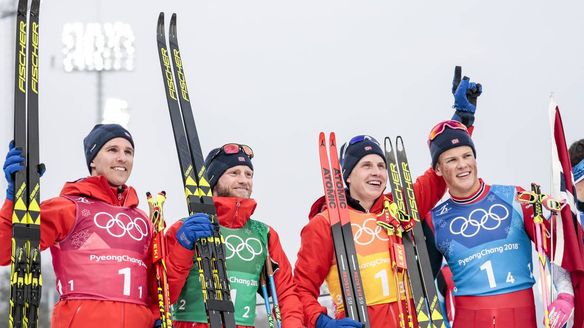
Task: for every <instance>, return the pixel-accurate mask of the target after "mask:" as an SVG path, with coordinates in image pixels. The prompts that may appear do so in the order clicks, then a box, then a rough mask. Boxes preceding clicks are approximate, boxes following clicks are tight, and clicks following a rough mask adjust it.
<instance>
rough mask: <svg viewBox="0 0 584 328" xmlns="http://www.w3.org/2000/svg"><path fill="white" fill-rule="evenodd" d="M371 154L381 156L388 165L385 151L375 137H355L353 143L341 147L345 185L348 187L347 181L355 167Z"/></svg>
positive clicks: (346, 143)
mask: <svg viewBox="0 0 584 328" xmlns="http://www.w3.org/2000/svg"><path fill="white" fill-rule="evenodd" d="M355 139H357V140H355ZM353 140H355V141H353ZM369 154H375V155H379V156H381V158H382V159H383V161H384V162H385V164H386V165H387V162H386V161H385V155H384V154H383V150H381V146H380V145H379V142H377V140H375V138H373V137H370V136H356V137H353V138H352V139H351V141H349V142H345V143H344V144H343V146H341V155H340V156H341V158H340V161H341V167H342V170H343V180H345V183H346V184H347V185H348V183H347V179H348V178H349V175H351V172H352V171H353V168H354V167H355V165H357V163H359V161H360V160H361V158H363V157H365V156H367V155H369Z"/></svg>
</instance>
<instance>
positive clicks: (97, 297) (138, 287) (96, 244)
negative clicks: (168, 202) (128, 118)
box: [0, 124, 158, 328]
mask: <svg viewBox="0 0 584 328" xmlns="http://www.w3.org/2000/svg"><path fill="white" fill-rule="evenodd" d="M83 145H84V148H85V157H86V161H87V168H88V170H89V172H90V174H91V176H89V177H86V178H82V179H79V180H77V181H75V182H67V183H66V184H65V186H64V187H63V189H62V190H61V194H60V195H59V196H58V197H55V198H51V199H48V200H46V201H44V202H42V203H41V218H42V223H41V241H40V245H41V249H42V250H44V249H46V248H50V249H51V254H52V257H53V268H54V270H55V274H56V278H57V291H58V292H59V294H60V295H61V296H60V300H59V302H58V303H57V305H56V306H55V308H54V310H53V317H52V320H51V326H52V327H54V328H60V327H79V328H81V327H83V328H87V327H89V328H93V327H95V328H103V327H106V326H107V327H108V328H121V327H132V328H134V327H140V328H151V327H152V325H153V323H154V320H155V316H154V315H153V314H155V313H158V312H157V307H156V304H157V300H156V292H155V289H154V288H155V284H154V280H153V277H154V276H153V270H152V269H151V267H152V266H151V255H150V254H151V253H150V252H151V251H150V247H151V241H152V224H151V223H150V220H149V219H148V216H147V215H146V214H144V213H143V212H142V211H140V210H139V209H138V208H137V206H138V197H137V195H136V191H135V190H134V189H133V188H132V187H129V186H127V185H126V184H125V183H126V181H127V180H128V178H129V177H130V173H131V172H132V167H133V161H134V141H133V139H132V136H131V135H130V133H129V132H128V131H127V130H126V129H124V128H123V127H122V126H120V125H118V124H98V125H96V126H95V127H94V128H93V130H92V131H91V132H90V133H89V135H87V137H86V138H85V139H84V140H83ZM23 162H24V158H23V157H22V154H21V150H19V149H16V148H14V146H13V143H11V145H10V150H9V152H8V155H7V156H6V161H5V163H4V167H3V169H4V173H5V176H6V179H7V181H8V189H7V192H6V194H7V195H6V200H5V202H4V205H3V207H2V210H1V211H0V265H7V264H10V255H11V247H10V245H11V242H10V240H11V234H12V226H11V225H12V222H11V216H12V207H13V198H14V178H13V176H14V173H15V172H16V171H19V170H22V169H23V166H22V163H23ZM150 291H153V292H152V293H151V292H150Z"/></svg>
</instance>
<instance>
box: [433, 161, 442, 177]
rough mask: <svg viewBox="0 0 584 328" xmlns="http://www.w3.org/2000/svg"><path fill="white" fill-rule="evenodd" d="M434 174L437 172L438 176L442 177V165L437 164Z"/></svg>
mask: <svg viewBox="0 0 584 328" xmlns="http://www.w3.org/2000/svg"><path fill="white" fill-rule="evenodd" d="M434 172H436V175H437V176H439V177H441V176H442V171H441V170H440V163H438V164H436V167H435V168H434Z"/></svg>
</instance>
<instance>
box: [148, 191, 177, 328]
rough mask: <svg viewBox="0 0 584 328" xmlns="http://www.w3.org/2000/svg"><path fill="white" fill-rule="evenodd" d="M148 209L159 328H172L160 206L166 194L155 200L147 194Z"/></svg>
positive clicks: (162, 192) (162, 217) (160, 193)
mask: <svg viewBox="0 0 584 328" xmlns="http://www.w3.org/2000/svg"><path fill="white" fill-rule="evenodd" d="M146 198H147V199H148V207H149V209H150V220H151V221H152V224H153V225H154V238H153V239H152V263H154V267H155V269H156V285H157V288H156V290H157V292H158V307H159V310H160V321H161V326H160V327H161V328H172V319H171V316H170V291H169V289H168V278H167V273H166V265H165V263H164V259H165V258H166V240H165V238H164V228H165V227H166V223H165V222H164V216H163V214H162V206H163V205H164V201H165V200H166V193H165V192H164V191H161V192H159V193H158V196H157V197H156V199H154V197H152V194H151V193H149V192H147V193H146Z"/></svg>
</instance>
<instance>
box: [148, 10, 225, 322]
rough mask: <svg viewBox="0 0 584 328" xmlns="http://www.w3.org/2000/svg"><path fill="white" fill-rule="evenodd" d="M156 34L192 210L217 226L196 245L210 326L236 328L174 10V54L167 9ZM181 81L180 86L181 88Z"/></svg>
mask: <svg viewBox="0 0 584 328" xmlns="http://www.w3.org/2000/svg"><path fill="white" fill-rule="evenodd" d="M156 37H157V43H158V55H159V58H160V67H161V69H162V77H163V81H164V88H165V90H166V99H167V103H168V109H169V113H170V119H171V123H172V130H173V133H174V139H175V144H176V148H177V152H178V157H179V164H180V169H181V172H182V175H183V184H184V187H185V195H186V198H187V207H188V210H189V213H190V214H194V213H201V212H202V213H207V214H209V216H210V217H211V221H212V222H213V225H214V227H215V229H214V233H213V236H211V237H209V238H206V239H205V238H203V239H199V240H198V241H197V243H196V245H195V250H196V254H197V263H196V265H197V266H198V268H199V273H200V276H199V280H200V282H201V288H202V291H203V300H204V302H205V307H206V310H207V314H208V316H209V324H210V326H211V327H212V328H220V327H225V328H233V327H235V315H234V306H233V302H231V296H230V293H229V280H228V277H227V269H226V267H225V246H224V241H223V237H222V236H221V234H220V233H219V223H218V221H217V217H216V210H215V205H214V204H213V198H212V191H211V187H210V185H209V183H208V182H207V180H206V179H205V166H204V157H203V152H202V149H201V144H200V142H199V137H198V134H197V128H196V125H195V120H194V117H193V113H192V109H191V104H190V100H189V96H188V90H187V84H186V79H185V74H184V70H183V62H182V59H181V57H180V51H179V48H178V39H177V36H176V14H173V15H172V19H171V21H170V28H169V39H170V40H169V41H170V49H171V51H172V53H169V52H168V48H167V44H166V37H165V32H164V13H160V15H159V16H158V24H157V33H156ZM171 62H172V64H171ZM177 84H178V86H179V87H180V90H177ZM197 172H198V174H197Z"/></svg>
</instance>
